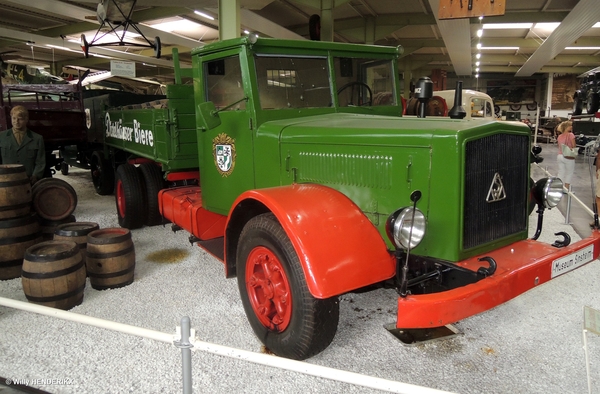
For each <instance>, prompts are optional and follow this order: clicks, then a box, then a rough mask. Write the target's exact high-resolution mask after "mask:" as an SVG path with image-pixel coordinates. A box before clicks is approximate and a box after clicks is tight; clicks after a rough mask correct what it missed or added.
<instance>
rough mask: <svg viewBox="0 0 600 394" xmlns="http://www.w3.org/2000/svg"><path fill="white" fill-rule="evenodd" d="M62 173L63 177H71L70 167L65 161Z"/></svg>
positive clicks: (62, 164) (61, 168)
mask: <svg viewBox="0 0 600 394" xmlns="http://www.w3.org/2000/svg"><path fill="white" fill-rule="evenodd" d="M60 173H61V174H63V175H69V165H68V164H67V163H65V162H64V161H63V162H62V163H60Z"/></svg>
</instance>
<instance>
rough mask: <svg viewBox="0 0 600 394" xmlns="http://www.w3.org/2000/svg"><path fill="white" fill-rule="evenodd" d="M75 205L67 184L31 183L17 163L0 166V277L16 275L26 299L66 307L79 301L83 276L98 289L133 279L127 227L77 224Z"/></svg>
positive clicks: (53, 181) (48, 180)
mask: <svg viewBox="0 0 600 394" xmlns="http://www.w3.org/2000/svg"><path fill="white" fill-rule="evenodd" d="M76 205H77V194H76V192H75V190H74V189H73V187H72V186H71V185H69V184H68V183H67V182H65V181H63V180H61V179H55V178H44V179H42V180H40V181H38V182H37V183H36V184H35V185H34V186H33V187H31V185H30V183H29V177H28V176H27V174H26V173H25V168H24V167H23V166H22V165H17V164H4V165H0V280H7V279H15V278H18V277H21V283H22V285H23V291H24V293H25V296H26V297H27V299H28V300H29V301H30V302H33V303H36V304H40V305H44V306H49V307H54V308H60V309H71V308H73V307H74V306H76V305H79V304H81V303H82V302H83V291H84V289H85V285H86V277H87V276H89V278H90V284H91V285H92V287H93V288H94V289H98V290H104V289H112V288H118V287H123V286H127V285H129V284H131V283H132V282H133V274H134V269H135V249H134V246H133V241H132V239H131V233H130V232H129V230H127V229H124V228H107V229H100V226H99V225H98V224H97V223H93V222H76V221H75V216H74V215H73V212H74V211H75V207H76ZM32 207H33V209H32Z"/></svg>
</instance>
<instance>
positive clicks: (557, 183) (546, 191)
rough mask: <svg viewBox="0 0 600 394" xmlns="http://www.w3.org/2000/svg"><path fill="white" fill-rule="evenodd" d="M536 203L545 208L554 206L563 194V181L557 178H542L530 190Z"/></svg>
mask: <svg viewBox="0 0 600 394" xmlns="http://www.w3.org/2000/svg"><path fill="white" fill-rule="evenodd" d="M532 193H533V196H534V197H535V200H536V201H537V203H538V204H541V205H542V206H544V207H545V208H554V207H555V206H557V205H558V203H559V202H560V199H561V198H562V196H563V182H562V181H561V180H560V179H559V178H554V177H553V178H542V179H540V180H539V181H537V182H536V183H535V185H534V186H533V190H532Z"/></svg>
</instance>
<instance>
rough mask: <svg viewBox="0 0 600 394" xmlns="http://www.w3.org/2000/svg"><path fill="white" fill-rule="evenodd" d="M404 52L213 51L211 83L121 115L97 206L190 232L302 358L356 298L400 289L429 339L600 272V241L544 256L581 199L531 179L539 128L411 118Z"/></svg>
mask: <svg viewBox="0 0 600 394" xmlns="http://www.w3.org/2000/svg"><path fill="white" fill-rule="evenodd" d="M401 54H402V50H401V48H392V47H378V46H370V45H355V44H345V43H332V42H318V41H301V40H298V41H292V40H277V39H267V38H257V37H255V36H250V37H244V38H239V39H233V40H225V41H221V42H216V43H213V44H210V45H206V46H204V47H202V48H197V49H195V50H194V51H193V53H192V58H193V67H192V69H191V73H192V77H193V84H189V85H185V84H182V83H181V74H183V73H184V71H185V70H180V69H179V68H178V67H176V83H175V84H174V85H172V86H170V87H169V89H168V91H167V98H166V99H165V100H162V101H159V102H156V103H154V104H152V107H151V108H142V109H135V108H116V109H111V110H108V111H107V112H106V114H105V141H104V150H103V151H98V152H95V153H94V160H93V168H92V176H93V179H94V184H95V186H96V190H98V192H99V193H101V194H107V193H110V192H112V188H113V182H114V187H115V198H116V206H117V214H118V217H119V223H120V225H121V226H124V227H127V228H137V227H140V226H143V225H153V224H157V223H161V222H162V223H166V222H171V223H172V228H173V229H174V230H179V229H184V230H186V231H188V232H189V233H190V241H191V242H194V243H198V244H199V245H200V246H203V247H205V248H206V249H207V250H209V251H210V253H212V254H213V255H214V256H216V257H217V258H219V259H220V260H221V261H222V262H223V263H224V266H225V274H226V276H227V277H237V281H238V285H239V290H240V297H241V300H242V303H243V305H244V308H245V311H246V314H247V316H248V319H249V322H250V324H251V326H252V328H253V330H254V331H255V334H256V335H257V337H258V338H260V340H261V341H262V342H263V343H264V345H265V346H266V347H267V348H268V349H270V350H271V351H273V352H274V353H275V354H277V355H280V356H284V357H289V358H294V359H305V358H307V357H311V356H313V355H315V354H317V353H319V352H320V351H322V350H324V349H325V348H326V347H327V346H328V345H329V344H330V343H331V341H332V339H333V337H334V335H335V333H336V330H337V325H338V318H339V296H340V295H342V294H345V293H348V292H353V291H365V290H369V289H375V288H382V287H384V288H392V289H396V290H397V292H398V302H397V305H396V306H397V322H396V327H397V328H403V329H427V328H434V327H442V326H444V325H446V324H449V323H453V322H456V321H459V320H461V319H464V318H466V317H468V316H471V315H474V314H477V313H480V312H483V311H485V310H488V309H490V308H492V307H494V306H497V305H499V304H501V303H503V302H505V301H507V300H509V299H511V298H513V297H516V296H517V295H519V294H521V293H523V292H525V291H527V290H529V289H531V288H533V287H535V286H537V285H539V284H542V283H544V282H546V281H549V280H550V279H552V278H554V277H556V276H558V275H561V274H563V273H566V272H568V271H570V270H572V269H575V268H578V267H580V266H581V265H583V264H585V263H588V262H590V261H592V260H594V259H596V258H597V257H598V254H599V252H600V249H599V246H600V233H599V232H597V231H594V232H593V234H592V236H590V237H589V238H586V239H584V240H582V241H579V242H577V243H574V244H570V238H569V237H568V234H566V233H563V234H562V235H563V239H562V240H557V241H556V242H555V243H554V244H553V245H549V244H545V243H541V242H539V241H536V239H537V238H538V237H539V234H540V232H541V230H542V222H543V221H542V218H543V212H544V210H545V209H547V208H552V207H554V206H556V204H557V203H558V202H559V200H560V198H561V197H562V190H563V187H562V182H561V181H560V180H559V179H556V178H544V179H541V180H539V181H537V182H535V183H534V182H533V181H531V180H530V175H529V172H530V168H529V167H530V162H529V160H530V155H529V151H530V131H529V128H527V126H525V125H523V124H521V123H517V122H498V121H494V120H492V119H487V118H482V119H462V116H461V115H460V112H461V111H450V112H451V113H453V114H458V115H454V116H453V117H452V118H448V117H415V116H413V117H408V116H402V104H401V102H402V100H401V96H400V80H399V75H398V71H397V70H398V64H397V61H398V58H399V57H400V56H401ZM175 60H177V59H176V58H175ZM175 63H176V66H177V63H178V62H177V61H176V62H175ZM427 90H428V89H427V85H425V88H424V89H423V91H425V93H423V92H422V90H421V88H419V89H418V93H419V94H422V93H423V94H426V91H427ZM457 90H458V91H460V90H461V89H457ZM423 100H427V97H424V98H423ZM455 101H456V102H460V100H455ZM424 102H425V101H424ZM114 168H116V171H115V172H113V169H114ZM532 204H534V205H533V206H537V214H538V217H539V220H538V228H537V231H536V234H535V236H534V237H533V239H528V219H529V214H530V212H531V207H532ZM190 280H193V278H190Z"/></svg>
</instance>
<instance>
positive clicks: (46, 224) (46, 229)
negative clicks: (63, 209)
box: [38, 215, 77, 241]
mask: <svg viewBox="0 0 600 394" xmlns="http://www.w3.org/2000/svg"><path fill="white" fill-rule="evenodd" d="M38 219H39V222H40V227H41V229H42V240H44V241H52V240H53V239H54V231H56V227H57V226H58V225H61V224H65V223H73V222H75V221H77V220H76V219H75V215H69V216H67V217H66V218H64V219H61V220H48V219H44V218H41V217H39V216H38Z"/></svg>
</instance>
